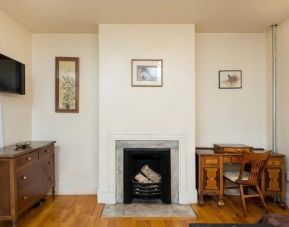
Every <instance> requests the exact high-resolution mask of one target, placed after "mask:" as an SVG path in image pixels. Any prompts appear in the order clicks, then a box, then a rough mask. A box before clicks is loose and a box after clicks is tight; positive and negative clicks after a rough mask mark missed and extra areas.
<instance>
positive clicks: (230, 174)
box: [224, 171, 249, 182]
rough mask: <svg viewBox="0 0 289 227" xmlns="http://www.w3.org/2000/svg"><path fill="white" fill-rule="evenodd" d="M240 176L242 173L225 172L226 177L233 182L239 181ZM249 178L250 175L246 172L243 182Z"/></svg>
mask: <svg viewBox="0 0 289 227" xmlns="http://www.w3.org/2000/svg"><path fill="white" fill-rule="evenodd" d="M239 175H240V171H225V172H224V177H225V178H227V179H228V180H230V181H232V182H235V181H236V180H238V178H239ZM248 178H249V173H248V172H244V173H243V178H242V179H241V180H248Z"/></svg>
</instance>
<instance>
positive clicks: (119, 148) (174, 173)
mask: <svg viewBox="0 0 289 227" xmlns="http://www.w3.org/2000/svg"><path fill="white" fill-rule="evenodd" d="M124 148H170V149H171V193H172V194H171V199H172V203H179V141H177V140H117V141H116V152H115V154H116V157H115V162H116V163H115V179H116V180H115V181H116V182H115V186H116V195H115V196H116V203H123V149H124Z"/></svg>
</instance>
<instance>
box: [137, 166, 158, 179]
mask: <svg viewBox="0 0 289 227" xmlns="http://www.w3.org/2000/svg"><path fill="white" fill-rule="evenodd" d="M141 173H142V174H143V175H145V176H146V177H147V178H148V179H150V180H151V181H152V182H153V183H160V182H161V179H162V177H161V175H160V174H158V173H156V172H155V171H153V170H152V169H151V168H150V167H149V166H148V165H144V166H143V167H142V168H141Z"/></svg>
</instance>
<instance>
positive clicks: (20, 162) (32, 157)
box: [16, 151, 38, 169]
mask: <svg viewBox="0 0 289 227" xmlns="http://www.w3.org/2000/svg"><path fill="white" fill-rule="evenodd" d="M37 160H38V151H34V152H31V153H29V154H26V155H23V156H21V157H19V158H17V159H16V168H17V169H18V168H20V167H23V166H26V165H29V164H31V163H33V162H35V161H37Z"/></svg>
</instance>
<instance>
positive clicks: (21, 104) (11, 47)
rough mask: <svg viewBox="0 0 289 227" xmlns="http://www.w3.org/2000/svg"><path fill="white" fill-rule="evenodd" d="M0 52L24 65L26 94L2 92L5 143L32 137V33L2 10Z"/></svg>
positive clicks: (0, 13)
mask: <svg viewBox="0 0 289 227" xmlns="http://www.w3.org/2000/svg"><path fill="white" fill-rule="evenodd" d="M0 53H1V54H4V55H6V56H8V57H11V58H13V59H15V60H17V61H20V62H22V63H23V64H25V79H26V80H25V82H26V95H16V94H8V93H5V94H4V93H3V94H1V96H2V109H3V134H4V145H9V144H12V143H16V142H20V141H27V140H31V124H32V111H31V106H32V91H31V34H30V33H29V32H28V31H27V30H26V29H25V28H24V27H23V26H21V25H20V24H18V23H17V22H16V21H14V20H13V19H12V18H10V17H9V16H8V15H6V14H5V13H4V12H2V11H1V10H0Z"/></svg>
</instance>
